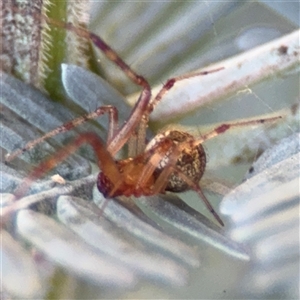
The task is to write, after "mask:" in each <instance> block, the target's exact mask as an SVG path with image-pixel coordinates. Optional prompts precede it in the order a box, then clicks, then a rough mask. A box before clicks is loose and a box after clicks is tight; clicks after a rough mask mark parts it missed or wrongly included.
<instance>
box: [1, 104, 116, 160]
mask: <svg viewBox="0 0 300 300" xmlns="http://www.w3.org/2000/svg"><path fill="white" fill-rule="evenodd" d="M104 113H108V118H109V129H108V136H107V143H109V142H110V141H111V140H112V139H113V137H114V136H115V134H116V132H117V130H118V111H117V109H116V108H115V107H114V106H111V105H107V106H101V107H98V108H97V109H96V110H95V111H94V112H92V113H88V114H85V115H83V116H80V117H78V118H76V119H73V120H71V121H69V122H67V123H65V124H63V125H61V126H59V127H57V128H55V129H53V130H51V131H49V132H48V133H46V134H45V135H43V136H41V137H39V138H37V139H35V140H32V141H29V142H28V143H27V144H26V145H25V146H24V147H23V148H20V149H17V150H15V151H13V152H12V153H9V154H7V155H6V157H5V161H6V162H9V161H11V160H13V159H14V158H15V157H17V156H18V155H20V154H22V153H24V152H25V151H28V150H29V149H31V148H33V147H34V146H36V145H37V144H40V143H41V142H43V141H44V140H46V139H48V138H50V137H53V136H55V135H57V134H59V133H62V132H66V131H69V130H71V129H72V128H74V127H77V126H79V125H81V124H83V123H84V122H86V121H88V120H90V119H95V118H97V117H99V116H101V115H103V114H104Z"/></svg>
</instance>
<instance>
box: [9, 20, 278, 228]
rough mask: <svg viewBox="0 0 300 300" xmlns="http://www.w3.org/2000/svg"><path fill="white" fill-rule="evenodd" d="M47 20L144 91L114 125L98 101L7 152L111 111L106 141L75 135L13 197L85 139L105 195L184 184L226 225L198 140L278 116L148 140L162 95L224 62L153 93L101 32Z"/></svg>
mask: <svg viewBox="0 0 300 300" xmlns="http://www.w3.org/2000/svg"><path fill="white" fill-rule="evenodd" d="M45 18H46V17H45ZM46 20H47V22H48V23H50V24H52V25H55V26H59V27H63V28H65V29H66V30H70V31H73V32H75V33H77V34H78V35H80V36H82V37H87V38H89V39H90V40H91V41H92V42H93V43H94V45H95V46H96V47H98V48H99V49H100V50H101V51H102V52H103V53H104V54H105V55H106V57H107V58H108V59H109V60H111V61H112V62H114V63H115V64H116V65H117V66H118V67H119V68H120V69H121V70H122V71H123V72H124V73H125V74H126V75H127V76H128V77H129V78H130V79H131V80H132V81H133V82H134V83H135V84H137V85H139V86H140V87H141V88H142V91H141V94H140V96H139V98H138V100H137V102H136V104H135V106H134V107H133V109H132V111H131V114H130V116H129V117H128V119H127V120H126V122H124V123H123V124H122V125H121V126H120V128H119V127H118V111H117V109H116V107H113V106H110V105H107V106H102V107H99V108H97V109H96V110H95V111H94V112H92V113H88V114H86V115H83V116H80V117H78V118H76V119H73V120H71V121H69V122H67V123H65V124H63V125H61V126H59V127H57V128H56V129H54V130H52V131H50V132H48V133H46V134H45V135H44V136H42V137H40V138H38V139H36V140H33V141H30V142H28V143H27V144H26V145H25V146H24V147H23V148H22V149H19V150H16V151H14V152H12V153H11V154H8V155H7V157H6V161H7V162H8V161H10V160H12V159H13V158H14V157H16V156H18V155H19V154H21V153H23V152H25V151H27V150H29V149H31V148H32V147H34V146H35V145H37V144H38V143H41V142H42V141H44V140H45V139H48V138H50V137H52V136H54V135H56V134H58V133H62V132H66V131H68V130H71V129H72V128H74V127H75V126H78V125H80V124H82V123H84V122H86V121H87V120H89V119H93V118H96V117H99V116H101V115H103V114H108V116H109V126H108V134H107V140H106V143H104V142H103V141H102V140H101V138H100V137H98V136H97V135H96V134H95V133H92V132H88V133H84V134H81V135H79V136H78V137H77V138H76V139H75V140H74V141H72V142H71V143H69V144H68V145H66V146H65V147H64V148H63V149H61V150H59V151H58V152H57V153H56V154H55V156H52V157H50V158H48V159H46V160H45V161H44V162H42V163H40V164H39V165H38V166H37V167H35V168H34V169H33V171H32V172H31V173H30V174H29V176H28V177H27V178H26V179H25V180H24V182H23V184H21V185H20V186H19V187H18V188H17V190H16V191H15V196H16V199H18V198H20V197H22V195H24V193H25V191H26V189H27V188H28V186H29V184H30V182H31V181H32V180H33V179H35V178H39V177H41V176H42V175H43V174H45V173H47V172H48V171H50V170H51V169H52V168H54V167H55V165H57V164H58V163H60V162H61V161H62V160H64V159H65V158H66V157H67V156H69V155H70V154H71V153H73V152H74V151H76V149H77V148H79V147H80V146H81V145H82V144H84V143H87V144H89V145H91V147H92V148H93V150H94V152H95V154H96V157H97V163H98V166H99V169H100V170H101V171H100V173H99V175H98V179H97V187H98V189H99V191H100V192H101V193H102V194H103V195H104V196H105V197H106V198H114V197H117V196H121V195H123V196H127V197H129V196H136V197H139V196H142V195H146V196H147V195H155V194H159V193H165V192H167V191H170V192H176V193H180V192H184V191H186V190H194V191H195V192H196V193H197V194H198V195H199V196H200V197H201V198H202V200H203V201H204V203H205V205H206V207H207V208H208V210H209V211H210V212H211V214H212V215H213V216H214V217H215V219H216V220H217V221H218V223H219V224H220V225H221V226H224V223H223V221H222V220H221V218H220V217H219V215H218V214H217V213H216V211H215V210H214V208H213V207H212V205H211V204H210V203H209V201H208V200H207V198H206V197H205V195H204V194H203V192H202V190H201V188H200V185H199V181H200V179H201V177H202V176H203V173H204V171H205V167H206V154H205V151H204V148H203V146H202V144H203V142H205V141H206V140H208V139H211V138H213V137H215V136H217V135H219V134H223V133H225V132H226V131H227V130H229V129H231V128H234V127H240V126H249V125H255V124H260V123H264V122H267V121H274V120H276V119H278V117H274V118H269V119H258V120H252V121H241V122H236V123H227V124H222V125H220V126H218V127H216V128H215V129H213V130H212V131H210V132H208V133H206V134H204V135H202V136H201V137H199V138H195V137H194V136H192V135H191V134H189V133H187V132H183V131H180V130H175V129H174V130H167V131H163V132H161V133H158V134H157V135H156V136H155V137H154V138H153V139H152V140H151V141H150V142H149V143H148V144H146V129H147V125H148V120H149V116H150V114H151V112H152V111H153V109H154V107H155V105H156V104H157V103H158V102H159V101H161V100H162V99H163V96H164V95H165V94H166V93H167V92H168V91H169V90H170V89H171V88H172V87H173V86H174V84H176V82H178V81H182V80H186V79H188V78H190V77H195V76H204V75H208V74H210V73H212V72H221V71H222V69H223V68H219V69H215V70H209V71H204V72H198V73H195V74H192V75H184V76H179V77H174V78H171V79H169V80H167V82H166V83H165V84H164V85H163V87H162V88H161V90H160V91H159V92H158V93H157V95H155V96H154V97H152V95H151V87H150V85H149V83H148V81H147V80H146V79H145V78H144V77H143V76H141V75H139V74H137V73H136V72H135V71H134V70H132V69H131V68H130V67H129V66H128V65H127V64H126V63H125V62H124V61H123V60H122V58H120V56H119V55H118V54H117V53H116V52H115V51H114V50H113V49H112V48H111V47H110V46H109V45H108V44H106V43H105V42H104V41H103V39H102V38H101V37H99V36H97V35H95V34H94V33H92V32H89V31H88V30H86V29H83V28H79V27H75V26H73V25H72V24H70V23H61V22H59V21H56V20H53V19H48V18H46ZM126 143H128V145H129V151H128V153H129V157H128V158H126V159H122V160H115V159H114V157H115V155H116V154H117V152H118V151H119V150H120V149H121V148H122V147H123V146H124V145H125V144H126Z"/></svg>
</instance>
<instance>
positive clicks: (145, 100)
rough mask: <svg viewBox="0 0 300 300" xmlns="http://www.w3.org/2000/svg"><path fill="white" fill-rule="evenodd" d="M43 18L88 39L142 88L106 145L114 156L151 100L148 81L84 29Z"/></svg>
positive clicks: (98, 38) (137, 123)
mask: <svg viewBox="0 0 300 300" xmlns="http://www.w3.org/2000/svg"><path fill="white" fill-rule="evenodd" d="M44 18H45V20H46V21H47V22H48V23H50V24H53V25H55V26H59V27H62V28H66V29H67V30H70V31H73V32H75V33H77V34H78V35H79V36H82V37H85V38H90V39H91V41H92V42H93V43H94V45H95V46H96V47H97V48H99V49H100V50H101V51H102V52H103V53H104V54H105V56H106V57H107V58H108V59H109V60H110V61H112V62H113V63H115V64H116V65H117V66H118V67H119V68H120V69H121V70H122V71H123V72H124V73H125V74H126V75H127V76H128V77H129V78H130V79H131V80H132V81H133V82H134V83H135V84H137V85H139V86H141V87H142V88H143V90H142V92H141V94H140V96H139V98H138V100H137V102H136V104H135V106H134V108H133V109H132V112H131V114H130V116H129V118H128V120H127V122H125V123H124V124H123V125H122V126H121V128H120V129H119V130H118V131H117V132H116V134H115V135H114V138H113V139H112V140H111V141H110V142H109V144H108V151H109V152H110V153H111V154H112V155H113V156H114V155H115V154H116V153H117V152H118V151H119V150H120V149H121V148H122V147H123V145H124V144H125V143H126V142H127V140H128V139H129V137H130V135H131V133H132V131H133V130H134V129H135V128H136V127H137V126H138V125H139V123H140V121H141V119H142V118H143V117H144V115H145V113H146V112H147V110H148V106H149V102H150V100H151V88H150V85H149V83H148V81H147V80H146V79H145V78H144V77H143V76H141V75H138V74H137V73H135V72H134V71H133V70H132V69H131V68H130V67H129V66H128V65H127V64H126V63H125V62H124V61H123V60H122V59H121V57H120V56H119V55H118V54H117V53H116V52H115V51H114V50H113V49H112V48H111V47H110V46H109V45H108V44H107V43H105V42H104V40H103V39H102V38H100V37H99V36H97V35H96V34H94V33H92V32H89V31H88V30H86V29H84V28H79V27H75V26H74V25H72V24H70V23H63V22H60V21H57V20H53V19H50V18H47V17H44Z"/></svg>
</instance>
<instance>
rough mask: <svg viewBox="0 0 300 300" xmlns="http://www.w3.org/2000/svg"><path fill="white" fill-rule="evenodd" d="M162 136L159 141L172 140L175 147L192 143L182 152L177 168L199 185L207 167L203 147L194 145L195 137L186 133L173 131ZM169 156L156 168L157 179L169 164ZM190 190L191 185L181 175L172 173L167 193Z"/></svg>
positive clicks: (166, 188)
mask: <svg viewBox="0 0 300 300" xmlns="http://www.w3.org/2000/svg"><path fill="white" fill-rule="evenodd" d="M161 135H162V137H159V139H161V138H168V139H171V140H172V141H173V143H174V145H175V147H176V146H177V145H179V144H181V143H184V142H187V141H191V143H187V144H186V145H187V146H186V147H185V148H183V150H182V151H181V154H180V156H179V158H178V159H177V162H176V165H175V167H176V168H177V169H178V170H179V171H181V172H182V173H183V174H184V175H186V176H187V177H188V178H189V179H190V180H191V181H193V182H194V183H196V184H198V182H199V181H200V179H201V177H202V176H203V173H204V171H205V166H206V155H205V151H204V148H203V146H202V145H201V144H198V145H193V143H192V141H194V137H193V136H192V135H190V134H189V133H186V132H182V131H178V130H172V131H166V132H164V133H162V134H161ZM168 155H170V153H167V154H166V159H162V160H161V163H160V164H159V166H158V168H156V170H155V172H154V176H155V177H156V178H157V177H158V176H159V174H160V173H161V172H162V170H163V169H164V167H165V165H166V164H167V163H168ZM188 189H190V185H189V184H188V183H187V182H186V181H185V180H184V179H183V178H182V176H180V174H178V172H173V173H171V175H170V176H169V178H168V183H167V185H166V187H165V191H170V192H175V193H180V192H184V191H186V190H188Z"/></svg>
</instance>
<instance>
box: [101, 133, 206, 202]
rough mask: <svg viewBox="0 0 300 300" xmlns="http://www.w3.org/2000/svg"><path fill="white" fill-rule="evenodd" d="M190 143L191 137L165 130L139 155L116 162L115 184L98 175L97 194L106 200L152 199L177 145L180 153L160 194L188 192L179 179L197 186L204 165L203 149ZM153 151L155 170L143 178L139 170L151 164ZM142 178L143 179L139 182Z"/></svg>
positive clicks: (186, 186)
mask: <svg viewBox="0 0 300 300" xmlns="http://www.w3.org/2000/svg"><path fill="white" fill-rule="evenodd" d="M194 142H195V139H194V137H193V136H192V135H190V134H188V133H186V132H182V131H177V130H168V131H165V132H162V133H159V134H158V135H156V136H155V137H154V138H153V139H152V140H151V141H150V143H149V144H148V145H147V147H146V149H145V152H143V153H142V154H141V155H138V156H136V157H133V158H127V159H124V160H119V161H116V165H117V167H118V170H119V172H120V175H121V177H122V178H121V179H120V181H119V182H115V184H114V183H112V182H111V181H110V180H109V179H108V178H107V176H105V174H104V173H103V172H100V173H99V176H98V180H97V186H98V189H99V191H100V192H101V193H102V194H104V195H105V196H107V197H116V196H120V195H125V196H131V195H133V196H136V197H139V196H141V195H153V194H154V193H155V192H156V191H155V183H156V181H157V180H159V176H160V175H161V173H162V171H163V170H164V169H165V167H166V166H167V165H169V164H170V157H171V156H172V154H173V153H174V151H176V149H178V148H180V146H181V145H184V147H183V149H181V150H180V154H179V155H178V157H177V158H175V159H176V164H175V165H174V170H173V172H171V173H170V175H169V176H168V180H167V181H166V182H165V184H164V188H163V189H161V190H160V193H164V192H165V191H171V192H177V193H179V192H184V191H186V190H188V189H189V188H190V187H189V184H188V183H187V182H186V181H185V180H184V179H183V178H182V176H183V175H185V176H187V177H189V178H190V179H191V180H192V181H193V182H194V183H195V184H198V182H199V180H200V179H201V177H202V175H203V173H204V170H205V165H206V156H205V152H204V149H203V146H202V145H201V144H195V143H194ZM158 145H159V146H158ZM163 146H164V147H165V150H164V151H162V147H163ZM158 147H159V148H160V149H158ZM157 150H159V151H160V154H159V155H160V157H159V158H158V164H157V166H155V169H154V171H153V172H152V173H146V172H144V174H143V170H145V169H146V167H145V166H147V164H151V162H150V159H151V158H152V157H153V155H154V153H155V152H156V151H157ZM142 176H145V179H143V180H141V179H142ZM142 182H143V184H142Z"/></svg>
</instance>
